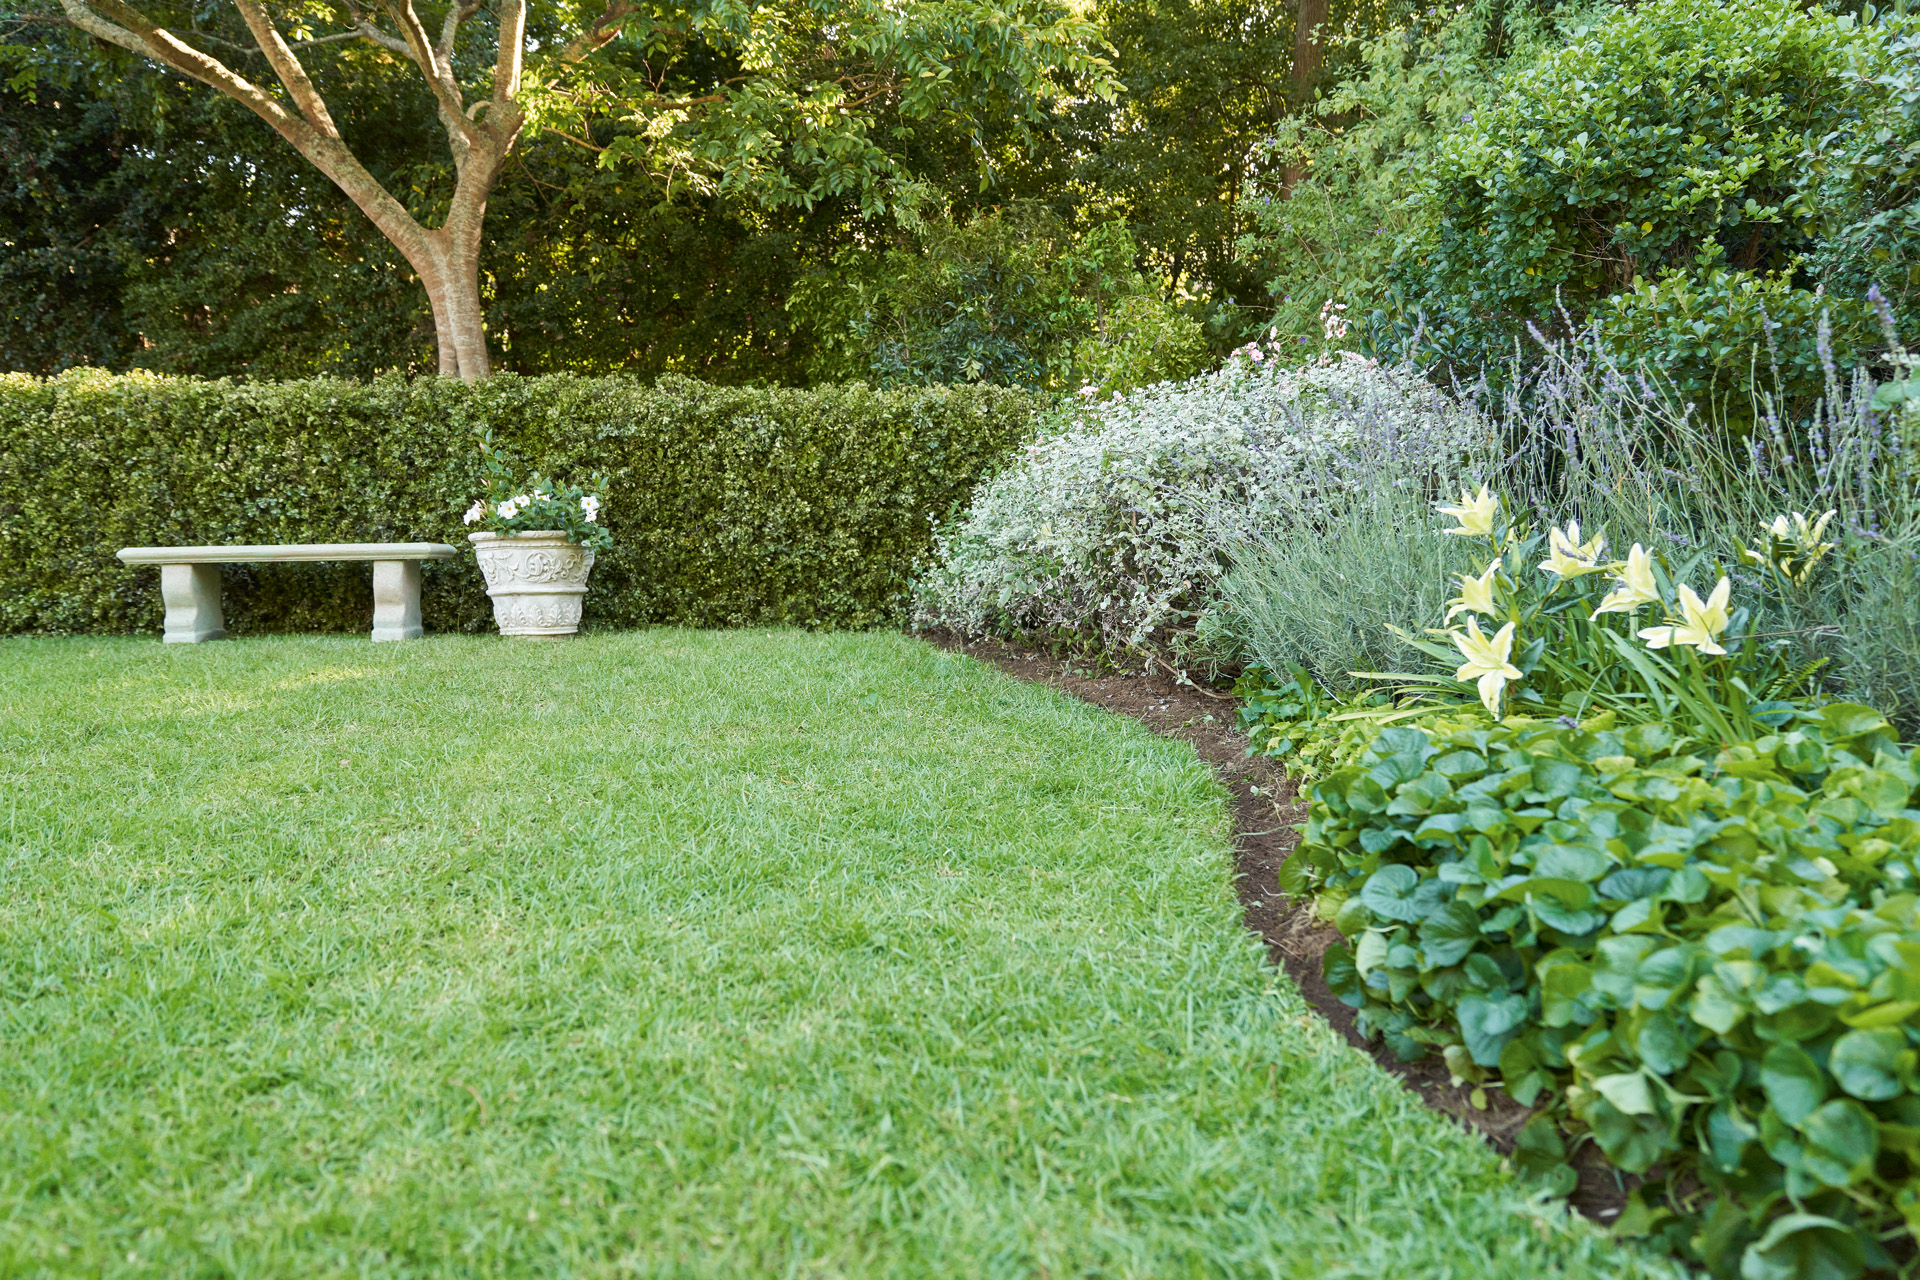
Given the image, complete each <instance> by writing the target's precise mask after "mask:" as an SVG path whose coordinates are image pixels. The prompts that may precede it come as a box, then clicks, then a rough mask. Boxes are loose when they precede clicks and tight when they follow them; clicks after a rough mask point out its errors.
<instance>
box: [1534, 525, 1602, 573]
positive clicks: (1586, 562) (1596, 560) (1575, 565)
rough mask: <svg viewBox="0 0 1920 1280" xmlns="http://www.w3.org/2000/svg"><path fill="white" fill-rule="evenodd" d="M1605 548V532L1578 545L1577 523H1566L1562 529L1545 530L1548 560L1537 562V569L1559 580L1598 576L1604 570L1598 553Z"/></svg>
mask: <svg viewBox="0 0 1920 1280" xmlns="http://www.w3.org/2000/svg"><path fill="white" fill-rule="evenodd" d="M1606 545H1607V535H1606V534H1604V533H1596V534H1594V535H1593V538H1592V540H1591V541H1588V542H1584V543H1583V542H1581V541H1580V522H1579V521H1578V520H1569V521H1567V527H1566V528H1565V529H1550V530H1548V531H1547V558H1546V559H1545V560H1542V561H1541V562H1540V568H1541V569H1543V570H1544V571H1546V572H1547V573H1554V574H1558V575H1559V576H1561V577H1562V578H1577V577H1579V576H1580V575H1581V574H1584V573H1598V572H1600V570H1602V569H1604V568H1606V566H1605V565H1603V564H1601V563H1600V552H1601V551H1602V550H1604V549H1605V548H1606Z"/></svg>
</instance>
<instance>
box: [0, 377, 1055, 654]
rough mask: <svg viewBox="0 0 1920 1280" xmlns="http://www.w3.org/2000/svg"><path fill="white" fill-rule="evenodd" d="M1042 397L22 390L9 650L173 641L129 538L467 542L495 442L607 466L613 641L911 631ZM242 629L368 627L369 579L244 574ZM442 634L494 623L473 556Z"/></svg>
mask: <svg viewBox="0 0 1920 1280" xmlns="http://www.w3.org/2000/svg"><path fill="white" fill-rule="evenodd" d="M1039 404H1040V402H1039V401H1038V400H1037V399H1036V398H1035V397H1033V396H1031V395H1026V394H1022V393H1017V392H1011V391H1004V390H999V389H995V388H986V387H964V388H925V389H913V390H902V391H885V392H883V391H876V390H873V389H871V388H869V387H867V386H865V385H864V384H860V383H852V384H848V385H844V386H834V387H825V388H819V389H813V390H805V391H801V390H787V389H754V388H727V387H712V386H707V385H704V384H702V383H698V382H694V381H691V380H689V379H685V378H678V377H667V378H662V379H661V380H660V381H659V383H658V384H657V385H648V384H646V383H643V382H640V381H637V380H635V379H632V378H624V377H603V378H586V377H577V376H573V375H566V374H561V375H553V376H549V377H540V378H520V377H513V376H509V375H502V376H498V377H495V378H492V379H489V380H488V381H486V382H483V383H479V384H477V385H468V384H465V383H460V382H455V381H452V380H446V379H420V380H417V381H413V382H409V381H406V380H404V379H401V378H398V377H393V378H383V379H379V380H377V381H374V382H372V383H355V382H345V381H338V380H335V379H329V378H314V379H308V380H304V381H298V382H284V383H246V384H235V383H231V382H226V381H216V382H202V381H194V380H189V379H181V378H162V377H154V376H150V375H142V374H135V375H129V376H124V377H122V376H115V375H111V374H106V373H103V372H100V371H98V370H76V371H71V372H68V373H65V374H62V375H60V376H59V377H57V378H51V379H45V380H42V379H37V378H32V377H28V376H25V375H18V374H7V375H0V632H8V633H19V632H52V633H62V632H65V633H73V632H91V633H114V632H152V631H157V630H158V629H159V626H160V617H161V609H160V600H159V590H158V571H157V570H155V569H153V568H138V569H129V568H126V567H125V566H123V565H121V564H120V562H119V561H117V560H116V559H114V552H115V551H117V550H118V549H119V548H121V547H125V546H153V545H162V546H176V545H185V544H203V543H204V544H217V543H286V542H405V541H434V542H451V543H454V544H455V545H458V546H460V547H462V548H463V549H464V547H465V546H466V540H465V533H466V529H465V528H464V526H463V525H462V523H461V519H460V517H461V513H462V512H463V511H464V510H465V508H466V507H467V505H468V504H469V503H471V502H472V501H473V499H474V497H475V496H476V495H478V494H480V493H481V492H482V491H483V486H482V484H481V472H480V455H479V453H478V451H477V449H476V447H475V441H474V432H475V430H476V429H477V428H479V427H482V426H488V427H492V428H493V430H494V434H495V437H496V439H497V441H498V443H499V444H500V446H501V447H502V449H503V451H504V452H506V453H507V454H508V455H509V456H511V457H514V458H516V459H517V460H519V461H521V462H524V463H525V464H527V465H528V466H529V467H531V468H533V469H535V470H537V471H540V472H543V473H545V474H549V475H554V476H556V477H560V478H567V477H572V476H585V475H587V474H589V473H592V472H597V471H601V472H605V473H606V474H607V475H608V477H609V479H610V481H611V486H612V492H611V494H610V498H609V503H608V506H607V509H606V513H605V516H604V519H605V521H606V523H607V526H608V528H609V529H610V531H611V532H612V534H613V537H614V547H613V550H612V551H611V552H608V553H606V554H605V555H603V556H601V557H600V559H599V561H598V563H597V564H596V565H595V567H594V574H593V588H592V590H590V591H589V592H588V594H587V601H586V610H587V611H586V619H587V622H588V623H589V624H590V625H598V626H640V625H647V624H654V623H676V624H684V625H692V626H736V625H744V624H771V623H795V624H803V625H808V626H834V627H866V626H875V625H881V624H884V623H888V622H891V621H895V620H897V619H899V618H900V617H902V616H904V611H905V608H906V604H907V598H908V588H909V584H910V581H911V577H912V574H913V572H914V568H915V565H916V563H917V561H918V560H919V559H920V557H921V556H922V555H923V554H925V553H926V552H927V550H928V548H929V545H930V535H931V525H932V519H933V518H934V517H936V516H944V515H945V514H946V513H947V512H948V510H949V509H950V508H951V507H952V506H953V505H954V504H956V503H958V502H961V501H964V500H965V498H966V496H967V494H968V492H969V491H970V490H971V488H972V486H973V484H974V483H975V482H976V481H977V480H979V479H980V478H981V476H982V475H983V474H985V472H986V471H987V470H988V469H989V468H990V467H991V466H992V465H993V464H994V463H995V461H996V460H997V459H999V458H1000V457H1002V456H1003V455H1004V454H1005V453H1006V452H1007V451H1008V450H1009V449H1010V448H1012V447H1013V446H1015V445H1016V444H1018V443H1019V442H1020V441H1021V440H1022V439H1024V438H1025V437H1026V436H1027V434H1028V433H1029V431H1030V424H1031V422H1032V419H1033V415H1034V412H1035V410H1036V409H1037V408H1038V407H1039ZM222 572H223V574H224V576H225V585H226V609H227V619H228V626H229V628H230V629H232V630H234V631H236V632H241V633H245V632H266V631H289V630H291V631H359V630H364V629H365V628H366V627H367V626H368V625H369V623H368V619H369V617H370V615H371V610H372V604H371V598H370V596H369V591H368V585H367V581H368V574H369V569H368V566H366V565H364V564H360V565H257V566H256V565H235V566H228V567H227V568H225V569H224V570H223V571H222ZM425 578H426V586H425V593H424V598H423V608H424V612H425V621H426V625H427V628H428V629H429V630H430V631H476V630H483V629H486V628H488V627H490V626H491V619H492V613H491V610H490V607H489V605H488V602H487V598H486V593H485V587H484V584H483V583H482V582H481V579H480V574H479V571H478V569H477V568H476V567H475V565H474V562H473V560H472V558H471V557H470V556H466V555H463V556H461V557H459V558H457V559H455V560H452V561H447V562H439V563H432V562H430V563H428V564H427V565H426V566H425Z"/></svg>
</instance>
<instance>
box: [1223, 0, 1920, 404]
mask: <svg viewBox="0 0 1920 1280" xmlns="http://www.w3.org/2000/svg"><path fill="white" fill-rule="evenodd" d="M1910 27H1911V24H1910V21H1909V20H1908V19H1907V18H1905V17H1904V16H1902V15H1900V14H1899V13H1897V12H1888V13H1879V12H1875V11H1873V10H1871V9H1869V10H1867V11H1865V13H1864V15H1860V14H1852V13H1851V12H1847V13H1838V12H1835V11H1833V10H1831V9H1829V8H1825V7H1821V6H1814V7H1803V6H1798V5H1793V4H1789V3H1784V0H1741V2H1740V3H1738V4H1734V5H1702V4H1699V3H1696V2H1695V0H1660V2H1659V3H1655V4H1649V5H1642V6H1624V5H1620V6H1616V5H1610V4H1604V3H1602V4H1563V5H1558V6H1535V5H1532V4H1526V3H1506V2H1505V0H1478V2H1477V3H1474V4H1469V5H1466V6H1464V7H1463V8H1461V9H1460V10H1458V11H1456V12H1452V13H1446V14H1432V15H1420V16H1417V17H1415V18H1413V19H1412V20H1410V21H1409V22H1408V23H1407V24H1406V25H1405V26H1404V27H1403V28H1401V29H1397V30H1393V31H1389V32H1386V33H1384V34H1380V35H1377V36H1375V37H1372V38H1371V39H1366V40H1363V41H1362V42H1361V46H1360V48H1361V53H1360V67H1359V69H1358V70H1357V71H1356V72H1355V73H1354V74H1353V75H1351V76H1349V77H1348V78H1347V79H1346V80H1344V81H1343V82H1342V83H1341V84H1339V85H1338V86H1336V87H1335V88H1333V89H1332V90H1331V91H1330V92H1329V93H1328V94H1327V95H1326V97H1325V98H1324V99H1323V100H1322V102H1321V103H1320V106H1319V114H1318V118H1317V120H1315V121H1311V122H1310V121H1308V120H1307V119H1305V118H1296V119H1293V120H1290V121H1288V122H1286V123H1285V124H1284V125H1283V127H1282V128H1281V129H1280V130H1279V131H1277V133H1276V134H1275V136H1274V139H1273V143H1272V145H1273V147H1274V148H1275V152H1276V154H1277V155H1281V156H1286V157H1290V158H1291V160H1292V164H1293V167H1294V169H1295V170H1296V171H1298V172H1300V173H1302V174H1304V178H1303V180H1302V181H1301V182H1300V183H1299V184H1298V185H1297V186H1296V187H1295V188H1294V189H1293V190H1292V192H1291V195H1292V196H1293V198H1292V199H1278V198H1275V197H1277V196H1279V195H1281V194H1283V193H1282V191H1281V190H1280V188H1278V187H1277V186H1276V185H1275V183H1274V182H1272V181H1267V182H1265V183H1264V185H1263V186H1262V188H1261V197H1262V198H1260V199H1259V200H1257V201H1256V203H1255V209H1256V212H1257V218H1256V222H1257V225H1256V227H1255V228H1254V230H1253V231H1252V232H1250V233H1249V234H1247V235H1245V236H1243V237H1242V241H1241V248H1242V252H1243V254H1245V255H1247V256H1248V257H1250V258H1260V259H1262V260H1264V261H1265V262H1266V263H1268V264H1269V267H1268V270H1269V272H1270V279H1271V284H1270V286H1269V287H1270V289H1271V291H1272V294H1273V302H1274V304H1275V307H1276V317H1277V318H1278V320H1279V322H1280V326H1281V328H1282V330H1283V332H1286V333H1289V334H1291V335H1294V336H1295V337H1296V339H1297V340H1298V341H1299V342H1301V343H1304V344H1305V345H1307V346H1308V347H1310V348H1311V347H1314V346H1318V345H1320V344H1321V343H1322V341H1323V338H1322V334H1321V332H1320V328H1321V326H1320V324H1319V323H1318V314H1319V309H1320V308H1321V307H1322V306H1323V304H1325V303H1326V302H1328V301H1329V300H1338V301H1342V302H1345V303H1346V304H1348V308H1349V313H1350V314H1351V315H1352V316H1353V317H1354V318H1355V319H1356V320H1357V321H1359V322H1360V326H1359V330H1358V333H1357V337H1358V339H1359V340H1360V341H1361V342H1362V344H1363V349H1370V350H1374V351H1376V352H1379V353H1383V354H1384V353H1402V352H1407V351H1415V350H1417V352H1418V354H1419V357H1420V359H1421V361H1422V362H1423V363H1428V364H1430V363H1432V362H1434V361H1436V360H1437V361H1440V362H1441V363H1442V364H1443V365H1444V367H1445V368H1446V369H1447V371H1448V372H1449V374H1450V375H1451V376H1453V377H1455V378H1457V379H1459V380H1460V381H1461V382H1462V383H1463V384H1465V383H1471V382H1473V381H1474V380H1476V379H1477V378H1478V377H1480V376H1481V374H1482V373H1483V372H1484V373H1487V374H1490V375H1493V376H1495V377H1499V376H1501V375H1502V374H1503V373H1504V372H1505V369H1506V366H1507V365H1508V364H1509V362H1511V361H1512V360H1513V359H1514V358H1515V356H1516V353H1517V354H1518V355H1519V356H1520V358H1521V361H1522V363H1523V364H1524V363H1527V362H1530V361H1532V360H1534V359H1536V358H1538V347H1537V344H1536V342H1535V338H1536V336H1538V335H1542V334H1544V335H1547V336H1556V335H1557V336H1561V337H1566V336H1569V335H1571V334H1572V333H1573V332H1575V331H1577V330H1579V329H1580V328H1581V327H1582V326H1583V325H1585V324H1586V323H1588V322H1594V323H1597V324H1599V326H1600V328H1601V330H1602V332H1603V333H1604V334H1605V335H1606V337H1607V339H1608V342H1609V346H1610V349H1611V350H1612V352H1613V354H1614V355H1615V356H1616V357H1617V358H1618V359H1620V360H1621V362H1622V363H1624V364H1625V365H1627V366H1629V367H1633V366H1640V367H1643V368H1645V369H1648V370H1649V371H1651V372H1652V373H1653V374H1654V376H1656V377H1658V378H1660V379H1662V380H1664V381H1665V382H1667V383H1668V384H1669V385H1670V386H1671V387H1672V388H1673V389H1674V390H1675V393H1676V394H1677V395H1679V396H1681V397H1683V398H1685V399H1689V400H1692V401H1694V402H1696V403H1697V404H1699V405H1700V406H1701V408H1702V410H1703V412H1707V413H1709V414H1710V416H1712V417H1713V418H1714V419H1715V420H1718V421H1727V422H1731V423H1732V424H1734V425H1735V426H1736V427H1737V428H1738V429H1742V430H1744V429H1745V426H1746V425H1749V424H1751V423H1752V421H1753V420H1754V418H1755V416H1756V411H1755V408H1754V401H1755V400H1756V398H1758V397H1766V396H1771V397H1773V398H1775V399H1776V400H1780V401H1782V402H1783V403H1786V404H1789V405H1791V406H1792V407H1793V410H1794V412H1795V413H1804V412H1806V411H1807V406H1808V403H1809V401H1810V400H1812V399H1813V398H1815V397H1817V396H1819V395H1821V394H1822V393H1823V391H1824V387H1823V381H1824V376H1825V370H1824V369H1823V364H1824V362H1825V361H1826V359H1827V357H1826V356H1823V354H1822V351H1823V349H1825V350H1827V351H1828V352H1829V353H1830V354H1831V357H1832V358H1833V359H1834V360H1837V362H1838V363H1839V364H1840V366H1841V367H1842V370H1843V372H1844V370H1845V369H1846V368H1847V367H1850V366H1853V365H1855V364H1858V363H1860V362H1861V361H1862V360H1868V359H1872V358H1874V357H1875V354H1876V351H1877V348H1878V339H1879V334H1880V328H1879V326H1878V324H1877V323H1876V322H1875V319H1874V317H1873V316H1872V314H1871V311H1870V309H1869V307H1868V305H1867V300H1866V294H1867V291H1868V288H1869V286H1871V285H1873V284H1876V283H1877V284H1878V285H1879V286H1880V288H1881V290H1882V292H1883V293H1885V294H1886V295H1887V296H1888V297H1889V298H1890V299H1892V302H1893V305H1894V309H1895V312H1896V319H1897V322H1898V323H1899V324H1901V325H1902V326H1907V325H1910V324H1911V323H1913V322H1914V321H1915V319H1916V316H1915V315H1914V314H1912V310H1911V306H1910V303H1909V298H1910V297H1911V296H1912V292H1913V289H1914V285H1913V272H1914V263H1915V256H1914V248H1913V245H1914V241H1913V240H1912V234H1913V233H1912V232H1911V229H1910V224H1911V223H1912V214H1911V212H1910V205H1911V201H1912V191H1913V188H1912V178H1911V172H1910V170H1911V159H1910V157H1909V155H1908V153H1909V151H1910V149H1911V148H1912V146H1913V142H1912V139H1913V136H1914V133H1913V125H1914V117H1913V112H1914V110H1915V105H1914V104H1915V103H1916V102H1917V101H1920V94H1917V93H1916V92H1915V89H1914V84H1915V79H1914V77H1915V67H1916V65H1917V64H1916V62H1915V59H1914V51H1915V45H1914V43H1913V38H1912V36H1911V35H1910V34H1909V32H1910ZM1823 317H1824V320H1825V323H1826V325H1827V327H1828V328H1829V330H1830V337H1829V338H1823V337H1822V336H1821V330H1822V322H1823Z"/></svg>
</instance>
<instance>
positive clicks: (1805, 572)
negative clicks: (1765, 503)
mask: <svg viewBox="0 0 1920 1280" xmlns="http://www.w3.org/2000/svg"><path fill="white" fill-rule="evenodd" d="M1838 514H1839V512H1837V511H1828V512H1827V513H1826V514H1825V515H1823V516H1821V517H1820V518H1819V519H1818V520H1817V521H1814V522H1813V523H1811V524H1809V523H1808V522H1807V517H1806V515H1805V514H1804V513H1802V512H1799V511H1795V512H1792V513H1791V515H1792V523H1791V524H1789V523H1788V518H1787V516H1786V515H1777V516H1775V517H1774V518H1773V523H1772V524H1769V525H1762V526H1761V528H1762V529H1763V530H1764V531H1765V532H1766V534H1767V535H1768V536H1767V537H1765V538H1762V539H1761V540H1760V542H1758V543H1757V544H1755V545H1754V546H1752V547H1748V548H1745V549H1743V550H1742V551H1741V553H1740V558H1741V559H1743V560H1745V561H1748V562H1749V563H1751V564H1758V565H1770V566H1772V567H1773V568H1774V569H1775V570H1777V571H1778V572H1779V573H1780V575H1781V576H1782V577H1784V578H1786V579H1787V581H1789V582H1791V583H1793V584H1794V585H1795V586H1797V587H1804V586H1806V585H1807V580H1808V579H1809V578H1811V577H1813V570H1814V566H1816V565H1818V564H1819V563H1820V561H1821V559H1822V558H1823V557H1824V556H1825V555H1826V554H1827V552H1829V551H1831V550H1833V544H1832V543H1831V542H1822V541H1820V535H1821V534H1823V533H1825V532H1826V531H1827V525H1828V524H1829V523H1831V522H1832V520H1833V518H1834V516H1836V515H1838Z"/></svg>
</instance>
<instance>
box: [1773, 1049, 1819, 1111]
mask: <svg viewBox="0 0 1920 1280" xmlns="http://www.w3.org/2000/svg"><path fill="white" fill-rule="evenodd" d="M1760 1087H1761V1088H1763V1089H1765V1090H1766V1091H1767V1101H1769V1102H1771V1103H1772V1104H1773V1109H1774V1110H1775V1111H1778V1112H1779V1113H1780V1118H1781V1119H1782V1120H1785V1121H1786V1122H1787V1123H1788V1124H1790V1125H1794V1126H1796V1127H1797V1126H1798V1125H1799V1124H1800V1122H1801V1121H1802V1120H1805V1119H1806V1118H1807V1117H1808V1116H1810V1115H1812V1114H1813V1109H1814V1108H1815V1107H1817V1106H1819V1105H1820V1104H1821V1103H1822V1102H1825V1101H1826V1099H1827V1082H1826V1079H1825V1077H1824V1075H1823V1074H1822V1073H1821V1071H1820V1068H1819V1066H1818V1065H1817V1064H1816V1063H1815V1062H1814V1060H1813V1059H1812V1058H1810V1057H1808V1056H1807V1054H1806V1051H1805V1050H1804V1049H1801V1048H1800V1047H1799V1046H1797V1045H1791V1044H1776V1045H1774V1046H1773V1047H1772V1048H1770V1049H1768V1050H1767V1053H1766V1056H1765V1057H1763V1058H1762V1059H1760Z"/></svg>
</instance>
